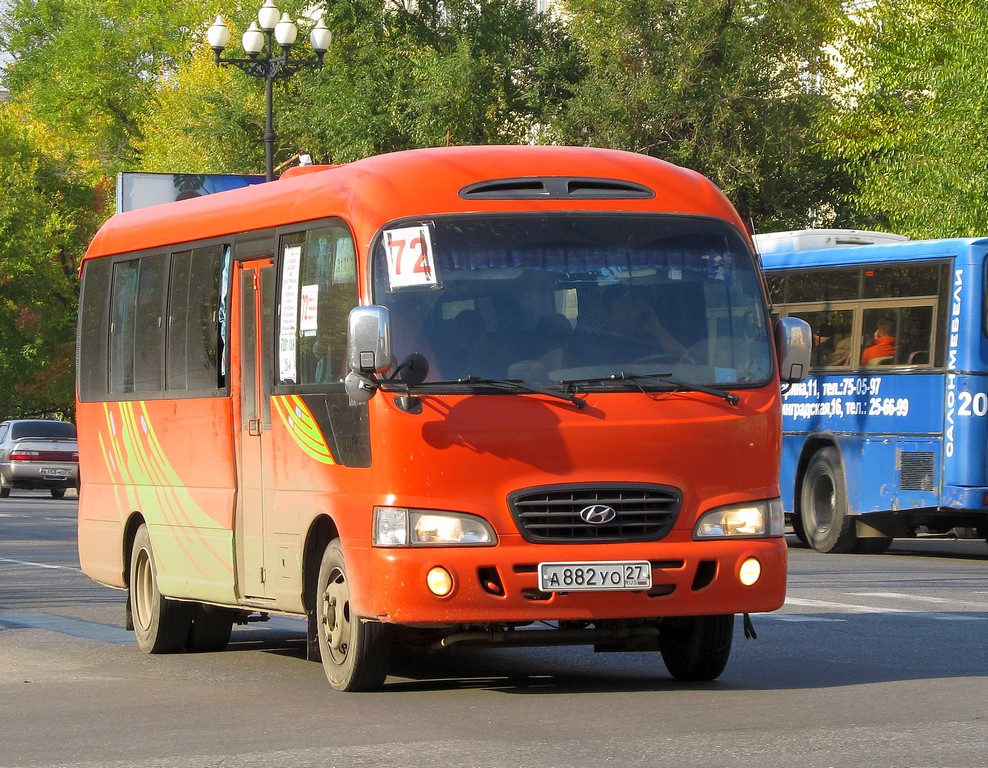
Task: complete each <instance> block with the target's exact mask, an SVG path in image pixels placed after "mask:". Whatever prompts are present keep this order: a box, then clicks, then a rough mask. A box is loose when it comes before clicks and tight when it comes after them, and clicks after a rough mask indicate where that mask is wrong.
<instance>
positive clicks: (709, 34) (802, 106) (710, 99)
mask: <svg viewBox="0 0 988 768" xmlns="http://www.w3.org/2000/svg"><path fill="white" fill-rule="evenodd" d="M566 7H567V9H568V11H569V12H570V14H572V19H573V21H572V25H571V29H572V33H573V35H574V36H575V37H576V38H577V39H578V40H579V42H580V43H581V45H582V47H583V49H584V50H585V52H586V56H587V59H588V62H589V67H590V72H589V75H588V77H587V78H586V79H585V80H584V81H583V82H582V83H580V85H579V87H578V88H577V91H576V94H575V96H574V97H573V99H571V100H570V101H569V102H568V103H567V104H566V109H565V113H564V115H563V116H562V119H561V120H560V121H559V123H558V124H557V126H556V130H557V137H558V138H559V139H560V140H562V141H564V142H568V143H581V144H583V143H590V144H597V145H601V146H608V147H617V148H623V149H630V150H634V151H636V152H646V153H648V154H651V155H655V156H657V157H661V158H663V159H666V160H670V161H672V162H675V163H678V164H680V165H685V166H687V167H690V168H694V169H696V170H698V171H700V172H702V173H704V174H705V175H707V176H709V177H710V178H711V179H713V181H715V182H716V183H717V184H718V185H719V186H720V187H721V188H722V189H723V190H724V191H725V192H726V193H727V195H728V197H730V198H731V199H732V200H733V201H734V203H735V205H736V206H737V207H738V209H739V211H740V212H741V214H742V216H743V217H745V218H750V219H751V220H753V221H754V223H755V225H756V227H757V228H758V229H762V230H765V229H780V228H786V227H788V226H804V225H805V223H806V221H807V218H808V215H809V212H810V211H812V210H818V211H819V210H823V209H826V208H833V203H834V200H835V190H839V189H841V188H842V186H843V183H844V182H843V179H842V177H841V174H840V172H839V168H838V166H837V164H836V163H835V162H833V161H831V160H827V159H824V158H823V157H822V156H821V154H820V151H819V149H820V148H819V147H818V146H817V144H816V135H815V126H816V125H817V122H818V121H821V120H824V119H826V116H827V115H828V114H829V110H830V109H831V101H830V100H829V99H828V98H827V97H826V95H825V94H824V93H823V92H822V90H821V89H820V88H819V83H820V82H821V81H823V80H824V79H826V78H828V77H830V75H831V71H830V60H829V58H828V57H827V55H826V54H825V51H824V49H825V44H826V43H827V42H828V41H830V40H832V39H833V38H834V33H835V29H836V27H837V24H838V22H839V20H840V18H841V3H840V2H839V0H804V1H803V2H799V3H793V2H791V1H790V0H568V1H567V3H566Z"/></svg>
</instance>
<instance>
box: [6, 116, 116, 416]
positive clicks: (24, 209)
mask: <svg viewBox="0 0 988 768" xmlns="http://www.w3.org/2000/svg"><path fill="white" fill-rule="evenodd" d="M36 146H37V144H36V142H35V141H33V140H32V138H31V131H30V130H29V128H28V125H27V123H26V121H25V120H24V118H23V117H22V116H18V115H17V114H15V113H14V111H13V110H11V109H9V108H6V109H2V110H0V157H3V158H4V162H3V163H2V164H0V186H2V188H3V189H4V190H5V193H4V196H3V198H2V200H0V414H2V415H5V416H24V415H40V414H49V413H62V414H71V412H72V410H73V403H74V388H73V381H74V380H73V370H74V361H75V310H76V304H77V285H78V281H77V279H76V271H77V269H78V259H79V256H80V254H81V253H82V249H83V248H84V247H85V242H86V241H87V240H88V238H89V235H90V233H91V232H92V228H93V226H94V223H95V221H94V220H95V213H94V210H95V208H97V207H98V206H96V205H94V200H93V190H92V188H91V187H89V185H88V184H86V183H84V182H83V181H82V180H81V179H79V178H77V176H76V174H75V173H74V171H73V169H72V168H70V167H66V165H65V164H64V161H61V160H58V159H52V158H50V157H49V156H48V155H47V154H44V153H42V152H39V151H38V150H37V148H36Z"/></svg>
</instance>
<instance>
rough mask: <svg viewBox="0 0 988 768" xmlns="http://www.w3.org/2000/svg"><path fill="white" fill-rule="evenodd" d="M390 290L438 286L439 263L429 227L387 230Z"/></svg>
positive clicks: (385, 246) (385, 244)
mask: <svg viewBox="0 0 988 768" xmlns="http://www.w3.org/2000/svg"><path fill="white" fill-rule="evenodd" d="M384 248H385V251H386V252H387V256H388V278H389V279H390V281H391V289H392V290H394V289H396V288H411V287H413V286H426V285H436V284H437V282H438V281H437V280H436V264H435V260H434V259H433V255H432V237H431V235H430V233H429V228H428V227H399V228H398V229H386V230H385V231H384Z"/></svg>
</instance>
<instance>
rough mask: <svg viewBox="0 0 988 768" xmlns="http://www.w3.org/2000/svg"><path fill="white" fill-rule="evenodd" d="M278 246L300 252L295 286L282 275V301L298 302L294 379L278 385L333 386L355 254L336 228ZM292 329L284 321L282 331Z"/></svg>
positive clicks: (353, 296)
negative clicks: (292, 297) (293, 299)
mask: <svg viewBox="0 0 988 768" xmlns="http://www.w3.org/2000/svg"><path fill="white" fill-rule="evenodd" d="M281 247H282V252H283V253H284V252H285V251H286V250H287V249H289V248H301V253H300V255H299V259H300V261H299V268H298V273H297V276H296V279H297V281H298V283H297V284H296V285H292V284H290V281H291V279H292V275H291V274H288V273H285V274H283V276H282V280H283V284H282V286H281V290H282V296H283V297H284V296H286V295H295V296H297V297H298V298H297V301H296V305H297V312H298V315H297V317H296V319H295V322H294V328H296V329H297V331H296V332H297V334H298V337H297V342H296V355H297V358H296V361H295V366H294V373H295V375H294V379H292V378H289V377H285V376H283V377H282V379H281V383H285V384H287V383H296V384H333V383H336V384H338V383H340V382H342V381H343V377H344V376H345V375H346V370H345V369H346V365H345V358H346V334H347V322H348V318H349V313H350V309H351V308H352V307H354V306H356V304H357V268H356V251H355V250H354V245H353V239H352V238H351V236H350V231H349V230H348V229H347V228H346V227H345V226H343V225H342V224H336V225H329V226H325V227H320V228H318V229H312V230H309V231H308V232H304V233H303V232H299V233H295V234H291V235H286V236H284V237H283V238H282V243H281ZM283 303H285V302H284V301H283ZM292 325H293V324H292V323H290V322H289V323H288V326H287V327H291V326H292ZM291 368H292V366H288V369H291ZM282 370H286V369H285V368H282Z"/></svg>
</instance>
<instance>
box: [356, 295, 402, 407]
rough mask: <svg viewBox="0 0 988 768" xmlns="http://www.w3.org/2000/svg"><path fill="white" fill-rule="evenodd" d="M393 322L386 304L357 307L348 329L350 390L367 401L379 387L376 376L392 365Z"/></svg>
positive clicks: (357, 398)
mask: <svg viewBox="0 0 988 768" xmlns="http://www.w3.org/2000/svg"><path fill="white" fill-rule="evenodd" d="M390 329H391V324H390V322H389V316H388V309H387V307H380V306H369V307H354V308H353V309H351V310H350V325H349V330H348V333H347V364H348V365H349V367H350V373H348V374H347V376H346V380H345V384H346V391H347V394H349V395H350V398H351V399H352V400H354V401H356V402H360V403H366V402H367V401H368V400H370V399H371V398H372V397H373V396H374V393H375V392H376V391H377V383H376V382H375V380H374V377H375V376H376V375H377V374H379V373H383V372H384V371H386V370H388V368H390V367H391V330H390Z"/></svg>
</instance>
